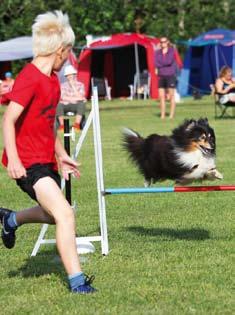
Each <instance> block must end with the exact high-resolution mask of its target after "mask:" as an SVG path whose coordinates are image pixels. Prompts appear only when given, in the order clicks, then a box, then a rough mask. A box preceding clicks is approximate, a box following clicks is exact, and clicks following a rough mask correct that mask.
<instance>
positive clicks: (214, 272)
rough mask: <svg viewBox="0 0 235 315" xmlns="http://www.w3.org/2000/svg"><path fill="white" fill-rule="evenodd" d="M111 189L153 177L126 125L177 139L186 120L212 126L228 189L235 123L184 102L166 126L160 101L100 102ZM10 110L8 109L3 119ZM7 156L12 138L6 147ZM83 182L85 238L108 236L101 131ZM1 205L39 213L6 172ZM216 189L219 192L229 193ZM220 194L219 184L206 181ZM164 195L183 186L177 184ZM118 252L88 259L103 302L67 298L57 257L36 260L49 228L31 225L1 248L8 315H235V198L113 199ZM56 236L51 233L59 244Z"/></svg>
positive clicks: (110, 210) (86, 154)
mask: <svg viewBox="0 0 235 315" xmlns="http://www.w3.org/2000/svg"><path fill="white" fill-rule="evenodd" d="M100 107H101V111H100V115H101V129H102V130H101V133H102V142H103V159H104V176H105V186H106V187H107V188H108V187H141V186H142V185H143V178H142V177H141V176H140V175H139V174H138V172H137V169H136V168H135V167H134V166H133V165H132V164H131V162H130V161H128V159H127V154H126V153H125V152H124V151H123V149H122V148H121V133H120V129H121V127H122V126H127V127H130V128H132V129H134V130H136V131H138V132H139V133H140V134H142V135H143V136H147V135H149V134H150V133H155V132H157V133H160V134H169V133H170V131H171V130H172V129H173V128H174V127H176V126H177V125H178V124H179V123H180V122H181V121H182V120H183V119H184V118H199V117H201V116H202V117H208V119H209V122H210V124H211V125H212V126H213V127H214V129H215V132H216V136H217V167H218V170H219V171H220V172H222V173H223V175H224V180H223V181H222V183H223V184H234V183H235V163H234V157H235V120H233V119H217V120H215V119H214V108H213V101H212V100H211V99H210V98H209V97H204V98H203V99H202V100H200V101H195V100H192V99H191V98H188V99H184V100H183V102H182V103H181V104H179V105H178V108H177V114H176V118H175V120H173V121H170V120H168V119H166V120H165V121H161V120H160V118H159V109H158V106H157V104H156V102H155V101H149V100H148V101H143V100H142V101H141V100H139V101H120V100H113V101H111V102H100ZM3 111H4V108H1V109H0V114H1V116H2V113H3ZM0 143H1V144H0V149H2V138H1V139H0ZM79 161H80V162H81V163H82V166H81V174H82V175H81V179H80V180H79V181H78V182H73V198H74V199H75V200H76V202H77V204H78V208H79V210H78V215H77V231H78V233H79V235H82V236H83V235H97V231H99V222H98V206H97V192H96V179H95V162H94V151H93V143H92V132H91V131H89V134H88V136H87V138H86V141H85V143H84V146H83V148H82V151H81V155H80V157H79ZM0 175H1V177H0V201H1V205H2V206H5V207H9V208H13V209H17V210H20V209H22V208H25V207H30V206H31V205H33V204H34V203H33V201H31V200H30V199H29V198H28V197H27V195H26V194H23V193H22V192H21V191H20V190H19V189H18V188H17V186H16V185H15V183H14V182H13V181H11V180H10V179H8V177H7V174H6V172H5V170H4V169H3V168H1V169H0ZM220 183H221V182H219V181H218V182H214V183H213V184H220ZM205 184H206V185H210V183H209V182H205ZM159 185H163V186H173V185H174V183H173V182H170V181H167V182H164V183H162V184H158V186H159ZM106 201H107V222H108V231H109V246H110V253H109V255H108V256H106V257H102V255H101V251H100V244H99V243H94V245H95V246H96V252H95V253H94V254H89V255H86V260H85V262H84V263H83V269H84V270H85V272H87V273H89V274H95V275H96V280H95V283H94V286H95V287H96V288H97V289H98V293H96V294H94V295H93V296H77V295H73V294H70V293H69V292H68V289H67V283H66V275H65V272H64V270H63V267H62V265H61V264H60V262H59V259H58V256H57V253H56V250H55V248H54V247H53V246H51V245H43V246H42V247H41V249H40V252H39V254H38V255H37V256H36V257H34V258H30V253H31V251H32V248H33V246H34V244H35V241H36V239H37V237H38V233H39V231H40V227H41V226H40V225H36V224H35V225H28V226H27V225H25V226H23V227H21V228H20V229H19V230H18V232H17V244H16V247H15V248H14V249H13V250H7V249H5V248H4V247H3V245H2V244H0V253H1V255H0V279H1V280H0V281H1V282H0V314H3V315H5V314H8V315H10V314H24V315H25V314H40V315H42V314H81V315H83V314H89V315H90V314H112V315H116V314H118V315H122V314H123V315H125V314H138V315H139V314H154V315H155V314H164V315H168V314H180V315H182V314H213V315H214V314H222V315H225V314H234V312H235V308H234V296H233V291H232V289H233V288H234V283H233V281H232V275H233V271H234V269H233V261H232V258H233V254H234V252H233V248H234V238H233V236H234V233H233V231H234V223H233V222H234V214H233V213H234V204H235V194H234V192H210V193H187V194H150V195H148V194H142V195H141V194H140V195H120V196H108V197H107V198H106ZM53 235H54V228H53V227H52V228H50V229H49V231H48V234H47V236H48V238H49V237H53Z"/></svg>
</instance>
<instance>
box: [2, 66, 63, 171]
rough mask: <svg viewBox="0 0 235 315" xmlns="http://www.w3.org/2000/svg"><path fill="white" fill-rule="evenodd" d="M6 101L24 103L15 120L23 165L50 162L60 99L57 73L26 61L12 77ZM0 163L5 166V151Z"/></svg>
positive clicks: (17, 145) (53, 159) (53, 154)
mask: <svg viewBox="0 0 235 315" xmlns="http://www.w3.org/2000/svg"><path fill="white" fill-rule="evenodd" d="M5 96H6V97H7V99H8V100H9V101H14V102H16V103H18V104H20V105H21V106H23V107H24V110H23V112H22V114H21V115H20V117H19V118H18V120H17V121H16V124H15V129H16V147H17V151H18V154H19V157H20V160H21V162H22V164H23V165H24V167H25V168H28V167H30V166H31V165H33V164H36V163H42V164H44V163H53V164H54V168H57V164H56V159H55V132H54V120H55V114H56V107H57V104H58V102H59V99H60V85H59V80H58V78H57V75H56V74H55V73H52V74H51V76H50V77H49V76H47V75H45V74H43V73H42V72H41V71H40V70H39V69H38V68H37V67H36V66H35V65H33V64H32V63H29V64H27V65H26V66H25V67H24V68H23V70H22V71H21V72H20V73H19V75H18V76H17V78H16V80H15V84H14V87H13V89H12V91H11V92H9V93H7V94H5ZM2 163H3V164H4V165H5V166H7V163H8V160H7V155H6V151H5V150H4V152H3V156H2Z"/></svg>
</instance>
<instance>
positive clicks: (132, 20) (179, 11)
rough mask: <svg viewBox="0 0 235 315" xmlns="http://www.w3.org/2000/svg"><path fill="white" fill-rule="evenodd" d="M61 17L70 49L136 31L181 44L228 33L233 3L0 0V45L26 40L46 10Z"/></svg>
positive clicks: (210, 0) (234, 12)
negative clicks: (66, 22) (70, 35)
mask: <svg viewBox="0 0 235 315" xmlns="http://www.w3.org/2000/svg"><path fill="white" fill-rule="evenodd" d="M58 9H60V10H62V11H63V12H67V13H68V15H69V17H70V21H71V24H72V27H73V29H74V31H75V34H76V45H84V44H85V36H86V35H87V34H92V35H96V36H98V35H110V34H114V33H119V32H140V33H145V34H148V35H152V36H156V37H159V36H163V35H164V36H168V37H169V38H170V39H171V40H172V42H176V41H177V40H187V39H189V38H193V37H195V36H197V35H198V34H200V33H202V32H205V31H208V30H210V29H213V28H228V29H233V28H234V20H235V1H234V0H221V1H214V0H178V1H177V0H176V1H172V0H121V1H118V0H47V1H45V0H33V1H32V0H1V5H0V41H3V40H7V39H9V38H13V37H17V36H22V35H30V34H31V25H32V23H33V21H34V18H35V17H36V16H37V15H38V14H39V13H43V12H46V11H51V10H58Z"/></svg>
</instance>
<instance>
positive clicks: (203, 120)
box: [198, 117, 209, 125]
mask: <svg viewBox="0 0 235 315" xmlns="http://www.w3.org/2000/svg"><path fill="white" fill-rule="evenodd" d="M198 124H199V125H201V124H202V125H209V122H208V119H207V117H205V118H200V119H198Z"/></svg>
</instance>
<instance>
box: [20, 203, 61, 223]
mask: <svg viewBox="0 0 235 315" xmlns="http://www.w3.org/2000/svg"><path fill="white" fill-rule="evenodd" d="M16 221H17V224H18V225H22V224H25V223H46V224H55V220H54V218H53V217H52V216H51V215H49V214H48V213H47V212H46V211H45V210H44V209H43V208H42V207H41V206H35V207H33V208H29V209H25V210H22V211H18V212H16Z"/></svg>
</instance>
